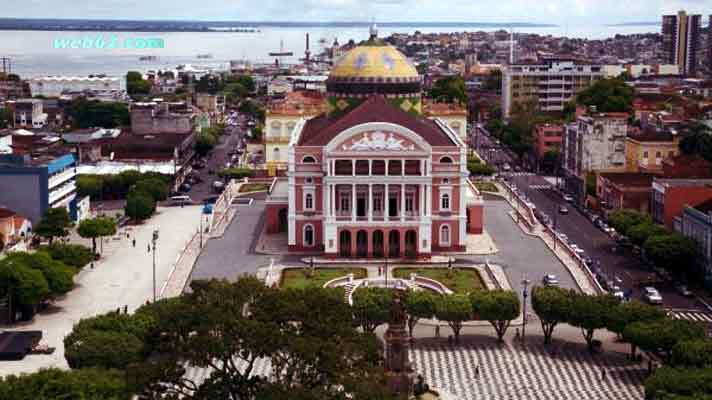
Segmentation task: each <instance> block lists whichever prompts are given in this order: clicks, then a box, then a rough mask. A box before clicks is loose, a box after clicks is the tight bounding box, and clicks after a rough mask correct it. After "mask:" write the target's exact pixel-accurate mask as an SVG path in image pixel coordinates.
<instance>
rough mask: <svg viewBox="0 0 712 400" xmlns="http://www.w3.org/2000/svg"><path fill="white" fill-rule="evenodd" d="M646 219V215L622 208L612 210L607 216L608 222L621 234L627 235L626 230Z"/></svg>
mask: <svg viewBox="0 0 712 400" xmlns="http://www.w3.org/2000/svg"><path fill="white" fill-rule="evenodd" d="M645 220H646V216H645V215H643V214H641V213H640V212H638V211H636V210H630V209H623V210H618V211H614V212H612V213H610V214H609V216H608V223H609V225H610V226H611V227H613V228H614V229H615V230H616V231H617V232H618V233H620V234H621V235H627V234H628V230H629V229H630V228H632V227H634V226H636V225H638V224H640V223H642V222H644V221H645Z"/></svg>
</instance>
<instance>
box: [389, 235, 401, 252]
mask: <svg viewBox="0 0 712 400" xmlns="http://www.w3.org/2000/svg"><path fill="white" fill-rule="evenodd" d="M388 257H393V258H398V257H400V232H398V231H397V230H392V231H390V232H389V233H388Z"/></svg>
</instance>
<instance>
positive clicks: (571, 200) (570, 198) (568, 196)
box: [564, 194, 574, 203]
mask: <svg viewBox="0 0 712 400" xmlns="http://www.w3.org/2000/svg"><path fill="white" fill-rule="evenodd" d="M564 201H567V202H569V203H571V202H573V201H574V197H573V196H571V195H570V194H565V195H564Z"/></svg>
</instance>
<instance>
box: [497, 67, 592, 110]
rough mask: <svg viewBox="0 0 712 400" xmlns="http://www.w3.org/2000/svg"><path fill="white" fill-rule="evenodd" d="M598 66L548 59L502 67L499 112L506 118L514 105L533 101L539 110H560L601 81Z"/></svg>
mask: <svg viewBox="0 0 712 400" xmlns="http://www.w3.org/2000/svg"><path fill="white" fill-rule="evenodd" d="M604 76H605V72H604V70H603V67H602V66H600V65H591V64H584V63H580V62H578V61H573V60H558V59H550V60H545V61H542V62H537V63H531V64H513V65H509V66H506V67H504V68H502V112H503V115H504V117H505V118H509V117H510V115H511V113H512V110H513V109H514V107H515V105H516V104H524V103H527V102H531V101H533V102H536V103H537V104H538V106H539V109H540V110H541V111H545V112H547V111H563V110H564V105H565V104H566V103H567V102H569V101H571V100H572V99H573V98H574V96H575V95H576V94H577V93H578V92H580V91H581V90H583V89H585V88H587V87H588V86H590V85H591V84H592V83H593V82H595V81H597V80H599V79H602V78H604Z"/></svg>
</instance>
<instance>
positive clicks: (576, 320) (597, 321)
mask: <svg viewBox="0 0 712 400" xmlns="http://www.w3.org/2000/svg"><path fill="white" fill-rule="evenodd" d="M617 304H618V299H616V298H615V297H613V296H610V295H606V296H589V295H585V294H578V295H575V296H574V297H573V298H572V300H571V305H572V309H571V313H570V314H569V316H568V321H567V322H568V323H569V324H571V325H573V326H576V327H578V328H581V333H582V334H583V337H584V339H586V343H587V344H588V347H589V349H591V350H592V349H593V343H594V342H593V338H594V337H593V335H594V333H595V331H596V330H597V329H602V328H605V327H606V326H607V323H608V315H609V314H610V313H611V311H612V310H613V309H614V307H615V306H616V305H617Z"/></svg>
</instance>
